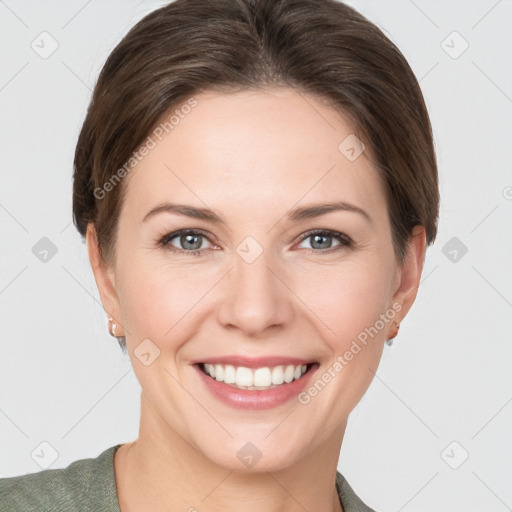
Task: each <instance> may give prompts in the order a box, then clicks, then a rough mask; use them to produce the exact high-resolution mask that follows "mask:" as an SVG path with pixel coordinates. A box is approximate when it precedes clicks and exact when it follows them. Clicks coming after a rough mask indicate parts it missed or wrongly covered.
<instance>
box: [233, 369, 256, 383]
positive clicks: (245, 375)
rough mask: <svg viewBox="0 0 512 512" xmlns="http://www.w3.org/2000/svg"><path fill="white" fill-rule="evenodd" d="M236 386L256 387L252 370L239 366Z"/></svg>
mask: <svg viewBox="0 0 512 512" xmlns="http://www.w3.org/2000/svg"><path fill="white" fill-rule="evenodd" d="M236 385H237V386H254V378H253V375H252V370H251V369H250V368H245V367H244V366H239V367H238V368H237V369H236Z"/></svg>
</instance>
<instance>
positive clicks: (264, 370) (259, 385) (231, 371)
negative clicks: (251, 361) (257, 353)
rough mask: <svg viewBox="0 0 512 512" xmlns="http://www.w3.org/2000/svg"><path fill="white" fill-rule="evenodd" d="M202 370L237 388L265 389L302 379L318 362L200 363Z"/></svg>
mask: <svg viewBox="0 0 512 512" xmlns="http://www.w3.org/2000/svg"><path fill="white" fill-rule="evenodd" d="M197 366H198V367H199V368H200V370H201V371H202V372H203V373H204V374H205V375H207V376H208V377H210V378H211V379H213V380H216V381H218V382H223V383H224V384H227V385H228V386H231V387H233V388H237V389H248V390H260V391H265V390H267V389H272V388H276V387H280V386H286V385H287V384H290V383H291V382H295V381H296V380H299V379H301V378H302V377H303V376H304V375H305V374H306V373H308V372H309V371H310V370H311V368H312V367H314V366H318V364H317V363H309V364H303V365H291V364H290V365H276V366H272V367H270V366H264V367H261V368H247V367H245V366H233V365H229V364H226V365H224V364H205V363H198V364H197Z"/></svg>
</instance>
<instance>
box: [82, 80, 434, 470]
mask: <svg viewBox="0 0 512 512" xmlns="http://www.w3.org/2000/svg"><path fill="white" fill-rule="evenodd" d="M195 99H196V101H197V105H196V106H195V107H193V108H191V109H190V112H189V113H188V114H187V115H183V116H182V118H180V122H179V124H177V125H176V126H175V127H174V129H172V131H169V133H168V134H166V133H165V131H164V136H163V137H162V140H158V138H155V137H154V139H155V141H156V143H157V144H156V147H153V148H152V149H150V150H149V151H148V154H147V155H146V156H145V157H144V158H143V159H142V161H141V162H140V163H139V164H138V165H137V166H136V167H135V168H134V170H132V171H131V172H130V173H129V174H128V175H127V176H126V177H125V178H124V179H125V180H126V182H125V183H124V185H125V186H126V187H127V193H126V197H125V200H124V203H123V207H122V211H121V214H120V218H119V229H118V236H117V241H116V244H117V245H116V251H117V252H116V254H117V256H116V261H115V265H114V267H113V268H112V269H111V270H108V271H105V272H104V271H103V270H101V269H99V268H95V269H94V271H95V277H96V280H97V283H98V286H99V288H100V293H101V297H102V301H103V304H104V307H105V309H106V310H107V311H108V312H109V313H110V314H112V315H113V316H114V317H115V318H116V320H118V324H120V325H121V327H120V328H118V334H125V335H126V339H127V345H128V349H129V353H130V358H131V362H132V364H133V368H134V371H135V373H136V376H137V378H138V380H139V382H140V384H141V387H142V393H143V395H142V398H143V407H142V416H143V417H142V422H146V424H147V425H149V424H150V425H151V428H152V429H153V431H154V433H155V435H156V436H157V437H159V438H160V439H172V438H175V437H176V436H179V437H180V438H182V439H184V440H185V441H186V442H187V443H188V444H189V445H190V446H192V447H193V448H195V449H196V450H197V452H198V453H200V454H202V455H203V456H205V457H206V458H208V459H209V460H211V461H212V462H214V463H216V464H218V465H220V466H222V467H226V468H229V469H236V470H238V471H241V470H244V464H245V467H246V468H247V470H250V468H251V467H252V465H251V464H252V463H251V462H250V460H253V459H254V460H257V459H258V458H260V459H259V460H258V462H257V464H256V465H255V469H256V470H258V471H260V470H267V471H268V470H277V469H280V468H284V467H287V466H289V465H290V464H292V463H294V462H297V461H298V460H299V459H301V458H303V457H306V456H307V455H308V454H312V453H313V452H315V451H319V450H322V449H328V448H329V447H332V446H339V443H341V437H342V435H343V431H344V427H345V423H346V420H347V417H348V415H349V413H350V411H351V410H352V409H353V407H354V406H355V405H356V404H357V402H358V401H359V400H360V398H361V397H362V395H363V394H364V392H365V391H366V389H367V388H368V386H369V384H370V382H371V380H372V378H373V374H374V372H375V371H376V370H377V367H378V364H379V360H380V357H381V353H382V350H383V344H384V341H385V340H386V339H387V338H389V337H391V336H392V335H393V333H394V331H395V326H394V325H393V323H392V322H393V321H396V322H400V320H402V318H403V317H404V315H405V314H406V313H407V311H408V309H409V307H410V306H411V304H412V302H413V301H414V298H415V294H416V290H417V285H418V281H419V277H420V275H421V267H422V262H423V251H424V247H425V246H424V237H423V235H422V236H419V237H415V238H414V240H413V242H412V244H411V248H412V249H411V251H412V253H409V255H408V257H407V259H406V263H405V264H404V266H403V267H400V266H399V265H398V264H397V262H396V260H395V256H394V251H393V246H392V242H391V230H390V224H389V217H388V213H387V208H386V202H385V197H384V191H383V189H382V186H381V184H380V182H379V179H378V175H377V173H376V171H375V169H374V168H373V167H372V165H371V164H370V162H369V160H368V158H367V157H368V152H367V151H363V152H362V154H360V155H359V156H358V154H359V153H360V152H361V150H362V149H363V148H362V147H361V146H359V145H358V144H357V139H355V138H354V135H351V134H352V129H351V127H350V126H349V125H348V124H347V123H346V122H345V121H344V120H343V119H342V118H341V117H340V116H339V115H338V114H336V112H335V111H334V110H332V109H331V108H329V107H327V106H324V105H322V104H321V103H319V102H318V101H317V100H316V99H315V98H314V97H312V96H303V95H300V94H298V93H297V92H296V91H294V90H293V89H269V90H265V91H261V90H260V91H251V92H249V91H247V92H243V93H236V94H221V93H214V92H209V93H203V94H201V95H197V96H195ZM187 111H188V109H187ZM347 137H349V138H348V139H347ZM166 203H169V204H170V203H172V204H174V205H181V213H180V212H179V211H178V210H176V209H174V211H173V210H172V209H171V208H170V207H169V208H168V209H165V208H162V209H160V210H159V211H157V212H154V213H153V214H150V213H149V212H151V211H152V210H153V209H155V208H156V207H159V206H162V205H164V204H166ZM334 203H345V206H346V208H342V209H332V210H327V209H326V210H325V211H324V212H323V213H322V214H318V213H319V210H318V211H316V214H315V211H313V210H311V211H310V212H309V213H308V212H307V211H306V212H305V213H304V212H303V213H302V214H301V215H300V214H299V213H300V212H301V211H302V210H303V209H310V208H312V207H313V206H315V207H318V206H322V205H327V204H334ZM186 207H188V210H187V209H186ZM195 209H200V210H209V211H210V212H211V213H209V214H208V215H201V216H199V215H196V214H197V212H196V210H195ZM186 213H188V214H186ZM216 219H221V220H216ZM179 230H197V232H194V233H192V234H188V235H187V234H185V235H183V236H180V235H179V234H178V235H175V233H176V232H178V231H179ZM313 230H318V231H321V232H323V233H320V234H316V235H315V234H314V233H313V234H311V233H310V232H311V231H313ZM337 233H340V235H339V238H338V234H337ZM169 235H171V236H169ZM88 237H89V233H88ZM89 242H90V241H89ZM94 250H95V248H94V246H93V244H90V251H94ZM90 254H91V253H90ZM91 261H93V259H91ZM93 267H94V265H93ZM109 283H111V284H112V286H110V284H109ZM237 358H238V359H237ZM257 358H269V359H268V360H259V361H258V360H256V359H257ZM204 362H209V364H212V365H213V366H214V367H216V366H215V364H214V363H217V364H220V365H221V370H219V369H218V367H216V368H217V373H216V376H217V378H215V379H214V378H212V377H211V376H207V375H206V374H204V373H203V371H202V370H201V367H200V365H199V364H198V363H204ZM223 362H224V363H223ZM228 363H229V365H228ZM302 364H304V365H307V366H306V367H307V369H308V371H307V372H306V373H305V374H304V376H302V377H300V378H299V379H298V380H294V381H292V382H290V383H288V382H286V381H285V382H284V383H283V384H280V385H276V386H275V387H273V388H272V389H268V388H267V389H266V390H247V389H245V390H244V389H238V388H237V387H235V386H236V383H237V382H238V384H241V383H244V384H246V385H248V384H247V383H248V382H249V380H250V379H254V378H256V379H257V384H261V385H264V386H268V384H269V379H272V377H274V379H277V382H279V380H280V379H281V381H282V380H283V379H287V380H289V379H290V378H291V375H292V373H291V372H292V370H287V367H288V366H293V367H294V368H293V372H294V373H295V372H296V371H301V370H297V369H296V366H302ZM228 366H232V368H228ZM278 366H282V373H280V371H279V369H277V370H276V369H275V368H276V367H278ZM237 367H243V368H242V369H238V368H237ZM244 368H252V370H253V371H251V370H247V369H244ZM254 370H257V371H254ZM220 373H221V374H224V376H223V375H220ZM233 376H234V377H233ZM297 376H298V374H295V377H297ZM218 378H219V379H224V378H226V379H227V380H228V383H225V382H222V381H221V380H217V379H218ZM233 378H234V379H235V383H234V384H233V383H229V381H230V380H233ZM237 378H238V381H236V379H237ZM246 378H247V379H249V380H244V379H246ZM260 379H261V380H260ZM252 382H253V384H254V380H252ZM270 382H272V381H271V380H270ZM274 382H276V380H274ZM248 443H250V444H248ZM247 457H249V458H247ZM250 457H252V459H250ZM245 461H248V462H245Z"/></svg>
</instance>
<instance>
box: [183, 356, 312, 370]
mask: <svg viewBox="0 0 512 512" xmlns="http://www.w3.org/2000/svg"><path fill="white" fill-rule="evenodd" d="M315 362H316V361H313V360H311V359H301V358H298V357H290V356H261V357H245V356H237V355H230V356H219V357H208V358H206V359H201V360H198V361H194V362H193V363H192V364H200V363H204V364H223V365H225V364H230V365H233V366H243V367H245V368H262V367H264V366H279V365H282V366H287V365H293V366H298V365H304V364H312V363H315Z"/></svg>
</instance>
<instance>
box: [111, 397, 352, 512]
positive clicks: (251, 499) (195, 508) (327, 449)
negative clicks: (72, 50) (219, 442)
mask: <svg viewBox="0 0 512 512" xmlns="http://www.w3.org/2000/svg"><path fill="white" fill-rule="evenodd" d="M344 430H345V425H343V427H342V431H341V432H340V431H336V432H335V436H334V435H333V436H331V438H327V439H326V440H325V441H324V442H323V443H322V444H321V445H319V446H318V447H316V449H315V450H314V452H310V453H306V454H304V456H303V457H301V458H300V459H299V460H298V461H296V462H295V463H294V464H292V465H290V466H288V467H285V468H282V469H279V470H276V471H254V470H252V471H251V472H237V471H232V470H230V469H227V468H223V467H222V466H219V465H217V464H216V463H215V462H214V461H212V460H210V459H208V458H206V457H205V456H204V455H203V454H202V453H201V452H199V451H198V450H197V449H195V447H194V446H192V444H190V442H188V441H187V440H186V439H184V438H183V437H182V436H181V435H180V434H179V433H178V432H176V431H175V430H173V429H170V428H169V426H168V425H166V424H165V422H164V421H163V420H162V418H160V417H159V416H158V415H157V414H156V411H155V410H154V409H153V408H152V406H151V403H150V402H149V400H148V399H147V398H146V397H145V395H144V393H142V394H141V420H140V428H139V437H138V438H137V439H136V440H135V441H134V442H133V443H128V444H124V445H122V446H121V447H120V448H119V449H118V450H117V452H116V455H115V459H114V470H115V475H116V485H117V491H118V497H119V504H120V508H121V512H132V511H134V510H136V511H137V512H146V511H151V512H159V511H160V510H161V511H164V510H183V511H187V512H206V511H208V512H217V511H219V512H220V511H225V510H251V512H268V511H269V510H279V511H280V512H296V511H301V512H303V511H304V510H315V512H343V509H342V507H341V504H340V502H339V498H338V493H337V491H336V486H335V477H336V468H337V462H338V455H339V453H340V449H341V441H342V438H343V435H344Z"/></svg>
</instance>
